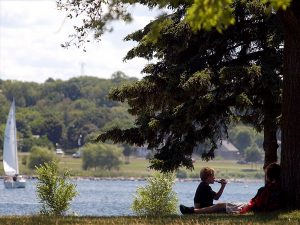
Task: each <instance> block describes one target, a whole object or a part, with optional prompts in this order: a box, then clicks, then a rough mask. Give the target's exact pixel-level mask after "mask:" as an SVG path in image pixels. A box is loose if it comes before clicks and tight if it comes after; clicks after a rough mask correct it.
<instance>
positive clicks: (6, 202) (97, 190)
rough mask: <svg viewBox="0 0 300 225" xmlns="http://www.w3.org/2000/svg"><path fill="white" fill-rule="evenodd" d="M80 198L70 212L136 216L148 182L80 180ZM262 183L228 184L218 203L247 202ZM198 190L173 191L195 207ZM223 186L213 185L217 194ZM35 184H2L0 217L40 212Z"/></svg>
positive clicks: (187, 185)
mask: <svg viewBox="0 0 300 225" xmlns="http://www.w3.org/2000/svg"><path fill="white" fill-rule="evenodd" d="M74 183H75V184H76V185H77V191H78V192H79V195H78V196H77V197H76V198H75V200H74V201H73V202H72V206H71V212H75V213H77V214H78V215H80V216H119V215H133V212H132V211H131V209H130V206H131V204H132V201H133V195H134V194H135V192H136V188H137V187H138V186H145V185H146V182H145V181H129V180H126V181H125V180H118V181H116V180H78V181H74ZM262 185H263V183H262V182H247V183H234V182H231V183H229V184H227V186H226V188H225V190H224V193H223V195H222V197H221V198H220V199H219V201H218V202H225V201H226V202H228V201H231V202H247V201H248V200H249V199H250V198H251V197H253V196H254V194H255V193H256V190H257V189H258V188H259V187H260V186H262ZM197 186H198V182H196V181H185V182H176V184H175V187H174V190H175V192H176V193H177V196H178V199H179V203H180V204H185V205H190V206H191V205H193V197H194V193H195V190H196V188H197ZM219 187H220V184H214V185H212V188H213V190H215V191H217V190H218V188H219ZM35 190H36V181H34V180H28V181H27V186H26V188H25V189H5V188H4V185H3V181H2V180H0V215H32V214H36V213H38V212H39V209H40V204H39V202H38V199H37V197H36V195H35Z"/></svg>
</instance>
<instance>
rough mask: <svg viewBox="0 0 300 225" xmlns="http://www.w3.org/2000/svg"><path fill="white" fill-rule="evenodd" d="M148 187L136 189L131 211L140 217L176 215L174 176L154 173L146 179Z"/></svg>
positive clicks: (176, 201)
mask: <svg viewBox="0 0 300 225" xmlns="http://www.w3.org/2000/svg"><path fill="white" fill-rule="evenodd" d="M147 181H148V185H146V186H145V187H138V189H137V191H136V193H137V195H136V196H135V197H134V200H133V204H132V210H133V211H134V212H135V213H136V214H137V215H140V216H143V215H144V216H159V217H161V216H166V215H170V214H175V213H177V203H178V199H177V196H176V193H175V192H174V191H173V185H174V183H175V175H174V174H172V173H165V174H164V173H154V175H153V177H150V178H148V179H147Z"/></svg>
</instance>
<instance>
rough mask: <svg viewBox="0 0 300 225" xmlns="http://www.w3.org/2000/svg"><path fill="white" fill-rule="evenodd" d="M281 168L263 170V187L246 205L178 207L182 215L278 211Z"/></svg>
mask: <svg viewBox="0 0 300 225" xmlns="http://www.w3.org/2000/svg"><path fill="white" fill-rule="evenodd" d="M280 173H281V167H280V165H278V164H277V163H271V164H269V165H268V166H267V167H266V169H265V181H266V184H265V186H263V187H261V188H259V189H258V191H257V194H256V195H255V196H254V197H253V198H252V199H251V200H250V201H249V202H248V203H218V204H215V205H211V206H209V207H204V208H196V207H195V208H192V207H182V206H180V211H181V213H182V214H191V213H197V214H201V213H220V212H226V213H246V212H249V211H254V212H266V211H273V210H278V209H280V208H281V207H282V206H283V198H282V197H283V196H282V191H281V185H280Z"/></svg>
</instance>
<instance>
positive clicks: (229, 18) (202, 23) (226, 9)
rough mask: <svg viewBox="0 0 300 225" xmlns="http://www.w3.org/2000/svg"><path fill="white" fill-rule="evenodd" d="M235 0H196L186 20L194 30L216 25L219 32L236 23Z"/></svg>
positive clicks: (188, 11)
mask: <svg viewBox="0 0 300 225" xmlns="http://www.w3.org/2000/svg"><path fill="white" fill-rule="evenodd" d="M232 3H233V0H218V1H215V0H195V1H194V3H193V5H192V6H191V7H189V8H188V9H187V15H186V20H187V21H188V23H189V24H190V26H191V27H192V29H193V30H194V31H197V30H201V29H205V30H211V29H212V28H213V27H215V28H216V29H217V30H218V31H219V32H222V30H224V29H226V28H227V27H228V26H229V25H232V24H234V22H235V19H234V17H233V15H232V12H233V9H232V8H231V7H230V5H231V4H232Z"/></svg>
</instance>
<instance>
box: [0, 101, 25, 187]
mask: <svg viewBox="0 0 300 225" xmlns="http://www.w3.org/2000/svg"><path fill="white" fill-rule="evenodd" d="M17 147H18V146H17V129H16V118H15V101H14V100H13V102H12V104H11V107H10V110H9V114H8V118H7V121H6V127H5V133H4V145H3V168H4V172H5V175H6V176H5V177H4V186H5V188H25V186H26V180H25V179H24V178H23V177H22V176H20V175H19V164H18V150H17Z"/></svg>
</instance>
